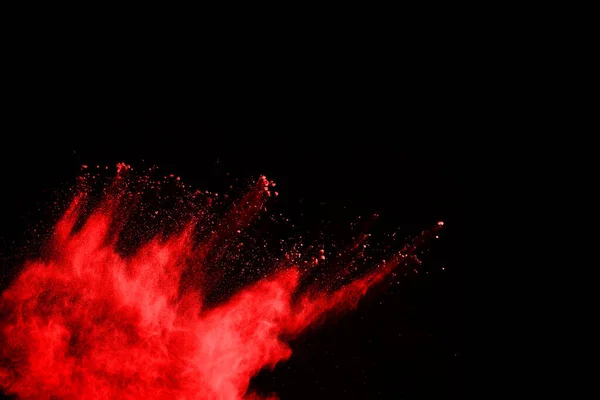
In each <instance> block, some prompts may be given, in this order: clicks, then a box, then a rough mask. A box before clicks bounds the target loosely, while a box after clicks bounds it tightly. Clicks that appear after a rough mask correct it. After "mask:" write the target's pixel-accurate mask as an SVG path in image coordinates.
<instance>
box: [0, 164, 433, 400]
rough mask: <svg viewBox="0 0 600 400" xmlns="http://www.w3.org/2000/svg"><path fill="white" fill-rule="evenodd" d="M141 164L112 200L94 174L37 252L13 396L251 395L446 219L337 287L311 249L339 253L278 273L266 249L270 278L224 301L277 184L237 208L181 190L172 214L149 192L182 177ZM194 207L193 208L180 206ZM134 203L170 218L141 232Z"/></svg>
mask: <svg viewBox="0 0 600 400" xmlns="http://www.w3.org/2000/svg"><path fill="white" fill-rule="evenodd" d="M82 168H83V169H87V168H88V167H87V166H83V167H82ZM129 170H131V167H130V166H129V165H126V164H125V163H119V164H118V165H117V173H118V178H119V179H114V180H113V182H112V183H111V184H109V185H108V186H107V187H106V188H105V189H104V190H103V197H102V199H101V200H100V201H99V202H98V203H94V202H93V201H92V200H91V197H92V196H91V194H90V190H89V188H88V187H87V186H86V185H82V186H81V188H80V189H78V191H77V193H76V195H75V196H74V199H73V200H72V202H71V205H70V206H69V207H68V208H67V209H66V211H65V212H64V214H63V216H62V218H60V220H59V221H58V222H57V224H56V226H55V227H54V235H53V236H52V238H51V240H50V241H49V242H48V243H47V249H46V251H45V252H44V253H43V254H44V257H42V258H40V259H35V260H30V261H28V262H27V263H26V264H25V266H24V268H23V270H22V272H21V273H20V275H19V276H18V277H17V278H16V280H15V281H14V282H13V283H12V285H11V286H10V287H9V288H8V289H7V290H6V291H5V292H4V293H3V294H2V297H1V303H0V313H1V314H2V315H3V318H2V321H1V322H0V328H1V330H0V346H1V347H0V349H1V350H0V359H1V360H2V361H0V387H1V388H2V389H3V390H4V391H5V392H6V393H7V394H16V395H18V396H20V397H22V398H53V397H56V398H85V399H138V398H144V399H166V398H169V399H241V398H256V394H253V393H247V392H248V385H249V382H250V379H251V378H252V377H253V376H255V375H256V374H258V372H259V371H260V370H261V369H263V368H265V367H271V368H272V367H274V366H275V365H276V364H277V363H279V362H282V361H285V360H287V359H288V358H289V357H290V356H291V354H292V350H291V348H290V346H289V345H288V343H287V342H286V341H285V340H284V339H283V338H286V340H289V339H290V338H293V337H294V336H297V335H298V334H300V333H301V332H302V331H304V330H305V329H307V328H308V327H309V326H311V325H312V324H314V323H316V322H317V321H319V319H320V318H321V317H322V316H323V315H324V314H325V313H327V312H329V311H333V310H347V309H351V308H352V307H354V306H355V305H356V304H357V302H358V300H359V299H360V298H361V297H362V296H363V295H364V294H365V293H366V292H367V290H368V289H369V288H370V287H372V286H373V285H376V284H377V283H379V282H381V281H382V280H383V279H384V278H385V277H386V276H388V275H390V274H391V273H392V271H394V269H396V268H397V267H398V266H399V265H400V264H402V263H403V262H404V261H405V260H406V259H408V258H409V257H412V256H413V255H414V253H415V251H416V249H417V247H418V246H420V245H421V244H422V243H423V242H424V241H425V239H426V238H427V237H428V236H430V235H431V234H435V233H436V232H437V231H438V230H439V228H440V227H441V226H442V225H443V222H441V221H440V222H438V224H437V226H436V227H434V228H432V229H431V230H429V231H424V232H423V233H422V234H421V235H420V236H419V237H417V238H416V239H414V240H413V241H412V242H411V243H409V244H407V245H406V246H405V247H404V248H403V249H402V250H401V251H400V252H398V253H396V254H395V255H393V256H392V257H391V258H389V259H387V260H384V262H382V263H381V265H380V266H379V267H377V268H373V269H372V270H371V272H367V273H366V274H363V275H362V276H361V277H360V278H357V279H354V280H352V279H348V280H347V281H345V282H348V283H347V284H346V285H345V286H342V287H341V288H338V289H336V290H326V289H325V288H318V287H317V288H316V289H315V287H312V288H311V290H305V291H303V290H302V289H301V286H300V283H301V280H302V279H303V275H302V273H301V268H300V265H301V263H302V259H303V257H304V258H305V259H310V257H312V258H313V259H314V260H315V264H317V262H318V261H319V260H321V261H322V262H323V263H325V262H326V261H325V260H326V259H327V260H328V261H329V259H330V257H329V256H328V257H325V251H324V250H322V249H321V250H320V251H319V252H318V254H306V255H303V254H302V253H301V251H298V250H296V249H297V248H299V247H301V246H298V247H293V249H294V250H293V251H289V252H288V253H287V254H286V256H285V257H283V258H279V259H278V260H274V261H273V264H274V266H273V268H272V270H271V271H272V272H271V273H263V272H262V271H263V268H267V267H269V265H264V264H265V262H264V260H263V259H261V260H260V261H259V262H255V264H260V265H256V266H254V267H253V268H255V269H257V271H261V272H260V273H257V274H256V276H257V277H258V278H256V279H253V280H250V281H249V282H247V283H246V284H245V286H242V287H241V288H238V289H237V291H236V292H235V293H234V294H233V295H230V296H228V297H227V298H225V299H224V300H222V301H220V302H216V303H211V302H210V301H208V299H209V297H210V296H211V293H213V291H214V290H217V289H215V288H216V287H218V285H219V284H220V283H222V282H223V281H226V280H227V279H229V278H228V277H230V276H231V275H230V272H229V271H230V270H231V269H232V268H234V267H235V264H236V263H237V262H239V263H241V261H240V260H242V259H243V257H244V252H252V251H253V250H252V248H251V243H253V242H252V241H251V240H248V241H245V240H244V238H245V236H244V235H245V234H246V231H245V230H246V229H247V228H248V227H249V226H250V225H251V224H252V223H253V222H254V221H255V220H256V219H257V218H258V216H259V213H261V212H262V211H263V210H264V208H265V204H266V201H267V199H268V198H269V197H270V195H271V188H272V187H274V186H275V183H273V182H270V181H269V180H268V179H267V178H266V177H265V176H261V177H260V178H259V179H258V181H257V182H256V183H255V184H254V185H252V186H251V187H250V188H249V189H248V190H247V191H246V193H245V194H244V195H242V196H240V198H239V199H238V200H237V201H233V202H230V204H229V210H228V211H226V212H224V213H216V212H214V211H213V208H214V207H215V204H216V202H217V200H216V199H220V198H219V197H218V196H217V194H212V193H209V192H201V191H194V192H193V193H188V194H186V195H181V197H180V198H176V199H175V200H174V204H176V206H173V207H172V208H171V209H166V210H163V209H161V211H160V213H159V212H157V211H155V210H152V211H150V210H149V209H150V207H149V206H148V205H147V204H145V203H144V202H143V193H144V192H145V191H149V190H150V189H152V190H158V189H159V188H163V187H166V185H175V187H177V188H183V187H184V185H183V184H182V183H180V182H179V181H180V178H179V177H176V178H175V177H174V175H169V176H167V175H165V176H161V177H160V178H159V179H153V178H151V173H150V172H148V173H147V174H144V173H140V175H139V176H137V177H136V178H134V177H132V176H129V174H126V175H127V176H126V177H124V176H123V175H122V173H123V172H124V171H129ZM99 171H102V169H99ZM89 176H91V175H89V174H88V175H86V177H89ZM89 179H91V178H89ZM161 190H162V189H161ZM275 195H277V192H275ZM222 197H226V196H222ZM219 201H220V200H219ZM188 203H193V204H197V205H196V206H195V207H191V206H190V204H188ZM188 207H189V208H190V209H191V210H192V211H188V212H187V213H186V212H182V213H180V214H177V215H176V214H175V213H173V212H171V211H172V210H175V209H177V208H182V209H183V208H188ZM134 209H135V210H141V211H140V213H141V215H145V217H144V218H145V219H144V221H159V223H160V226H161V227H168V228H170V230H168V233H165V232H162V231H159V232H157V233H156V235H154V236H153V237H152V235H150V237H149V238H148V239H147V240H141V239H140V238H141V237H146V236H147V234H148V229H145V228H144V227H145V226H146V225H144V224H145V222H143V223H142V224H141V228H138V230H137V231H135V232H134V234H128V233H127V229H126V227H127V226H128V225H127V223H126V222H124V221H127V220H128V218H130V217H131V215H132V210H134ZM144 212H145V214H144ZM145 235H146V236H145ZM361 243H362V242H361ZM124 248H125V249H127V250H128V251H123V250H122V249H124ZM360 248H361V249H362V248H363V246H360ZM340 254H341V253H340ZM281 260H284V261H281ZM328 261H327V262H328ZM318 265H319V268H320V267H321V263H318ZM352 265H354V264H352ZM244 268H246V267H244ZM248 268H250V267H248ZM315 268H316V267H315ZM241 271H242V272H244V269H242V270H241ZM266 271H268V269H267V270H266ZM228 274H229V275H228ZM342 279H343V278H342Z"/></svg>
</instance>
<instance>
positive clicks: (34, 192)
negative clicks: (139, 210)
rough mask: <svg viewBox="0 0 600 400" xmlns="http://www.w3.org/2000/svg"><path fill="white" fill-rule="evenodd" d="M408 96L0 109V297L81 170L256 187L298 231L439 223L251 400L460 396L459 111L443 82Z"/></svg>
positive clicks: (48, 103)
mask: <svg viewBox="0 0 600 400" xmlns="http://www.w3.org/2000/svg"><path fill="white" fill-rule="evenodd" d="M421 81H424V80H419V82H421ZM374 85H377V84H374ZM410 90H411V91H410V93H409V94H406V93H405V92H400V91H397V92H392V93H383V92H386V91H383V92H382V91H376V92H372V91H368V90H367V91H365V90H362V91H360V92H359V93H358V92H354V91H353V90H347V91H345V92H339V91H338V92H336V91H333V92H335V93H336V94H335V96H325V95H324V94H323V92H322V91H317V92H314V93H313V94H312V95H310V96H309V95H308V94H306V93H305V94H304V95H305V96H306V97H303V98H302V99H304V100H302V101H299V102H298V99H296V101H293V102H292V101H289V100H288V99H289V98H290V97H294V96H286V97H281V98H279V97H278V95H277V94H274V95H273V96H272V98H271V99H270V101H268V102H258V101H255V100H256V99H255V98H254V96H253V95H250V96H245V97H243V98H240V99H239V101H234V102H223V97H219V98H218V99H214V102H213V101H211V99H208V100H207V101H206V102H203V104H202V105H200V104H198V105H197V106H195V105H192V104H193V103H192V102H188V103H186V105H185V107H181V108H178V107H175V106H173V105H172V104H171V105H170V107H168V108H162V109H161V108H160V107H156V104H154V105H153V106H152V107H147V108H145V106H141V105H140V104H139V103H138V104H135V107H129V106H128V104H127V103H128V101H129V100H128V98H126V99H125V100H123V98H121V99H120V101H119V107H118V109H116V108H114V107H108V106H107V104H101V105H100V106H98V105H96V104H95V103H94V105H93V106H92V105H88V104H87V103H86V101H84V100H83V98H82V100H81V104H78V103H79V101H78V99H77V98H75V99H71V101H70V102H69V103H68V105H66V103H65V104H64V105H63V103H60V104H53V102H52V96H50V97H47V96H42V97H43V98H42V99H41V100H39V101H38V100H35V101H29V100H28V101H27V102H26V103H25V104H24V103H22V102H20V101H16V102H15V104H12V105H10V106H9V107H8V108H5V110H4V115H5V118H4V126H3V140H2V151H1V153H2V154H1V156H2V160H1V163H2V164H1V167H2V169H1V171H2V186H1V188H2V197H3V206H2V224H1V227H0V229H1V234H0V237H1V241H0V246H1V247H0V251H1V253H0V256H1V257H2V266H1V267H2V270H3V272H2V275H1V279H2V287H6V285H7V284H9V282H10V280H11V279H12V277H13V276H14V273H15V271H16V270H17V269H18V266H19V262H20V261H21V260H22V259H23V257H24V256H25V255H26V254H24V252H23V251H22V250H21V249H22V248H23V246H24V245H26V244H27V240H28V237H29V236H28V235H27V234H26V232H27V231H30V230H31V227H32V226H33V225H35V224H36V223H37V222H38V221H39V220H40V218H41V219H44V218H46V219H49V218H50V217H49V216H44V211H43V210H44V204H45V202H48V201H51V198H52V196H51V193H52V191H53V190H54V189H55V188H57V187H59V186H61V185H62V187H64V185H65V184H67V185H68V184H70V183H73V182H74V181H75V178H76V176H77V174H78V171H79V168H80V165H81V164H89V165H95V164H97V163H98V164H101V165H107V164H108V165H114V164H116V163H117V162H119V161H125V162H128V163H130V164H133V165H134V166H136V165H142V164H145V165H149V164H157V165H159V166H160V167H161V168H162V169H163V170H165V171H169V172H173V173H175V174H177V175H180V176H181V177H182V180H183V181H185V182H186V183H189V184H192V185H193V186H195V187H199V188H207V189H213V190H217V191H218V190H220V189H221V188H220V186H219V185H220V184H221V183H220V180H221V178H222V177H223V176H224V174H225V173H229V174H230V176H233V177H239V178H248V177H256V176H258V175H260V174H265V175H266V176H268V177H269V178H270V179H273V180H274V181H276V182H277V185H278V186H277V189H278V191H279V192H280V194H281V195H280V196H279V199H278V201H279V202H280V203H282V204H283V208H284V209H285V210H286V212H287V213H288V214H290V216H291V217H292V218H297V221H298V223H299V224H301V225H302V224H304V225H305V226H306V229H313V230H314V229H318V220H319V219H320V217H321V216H322V215H323V213H327V214H329V215H331V216H333V218H336V219H338V220H344V219H345V218H353V217H354V216H357V215H370V214H372V213H374V212H377V213H379V214H380V215H381V218H380V228H378V229H381V230H387V231H389V230H393V229H397V228H398V227H400V228H401V232H404V233H414V232H417V231H418V230H419V229H421V228H427V227H430V226H432V225H433V224H435V223H436V222H437V221H438V220H443V221H444V222H445V227H444V230H443V231H442V233H441V235H440V236H441V239H440V240H438V241H436V242H434V243H432V244H430V245H429V247H430V251H429V252H428V253H426V254H425V255H424V256H423V260H424V266H423V270H422V273H420V274H419V275H414V274H412V275H410V276H407V277H406V279H405V280H404V281H403V283H402V284H401V285H393V286H386V285H383V286H385V287H383V288H379V289H377V290H374V291H373V293H372V294H370V295H368V296H367V297H366V298H365V299H364V300H363V301H362V302H361V303H360V305H359V307H358V309H357V310H355V311H353V312H350V313H348V314H346V315H344V316H342V317H334V318H331V319H330V320H329V321H327V322H326V323H325V325H324V326H322V327H320V328H319V329H315V330H312V331H309V332H307V333H306V334H305V335H303V336H302V337H300V338H298V340H296V341H295V342H293V343H292V346H293V349H294V355H293V356H292V358H291V359H290V360H289V361H287V362H285V363H282V364H280V365H279V366H277V367H276V368H275V370H274V371H272V372H271V371H263V372H262V373H261V374H260V375H259V376H258V377H256V378H255V379H254V380H253V381H252V383H251V387H252V388H253V389H254V390H257V391H259V392H260V393H269V392H276V393H278V394H279V396H280V397H281V398H282V399H305V398H332V397H333V398H348V399H350V398H384V399H392V398H393V399H413V398H435V399H445V398H462V397H463V384H464V382H463V380H464V375H463V363H462V358H463V333H464V321H463V250H464V242H463V240H464V239H463V237H464V236H463V225H462V224H463V216H462V206H463V186H462V177H461V173H460V169H459V164H460V163H461V162H462V156H461V155H462V153H463V152H462V149H461V141H460V140H458V139H456V138H457V137H460V132H461V130H462V129H463V128H464V118H465V117H464V110H461V108H460V105H459V104H457V103H456V101H454V100H453V99H452V98H451V96H449V94H448V90H446V89H445V88H444V87H443V86H441V84H436V83H429V84H428V86H427V87H423V86H422V85H421V84H417V83H415V84H414V85H413V86H412V87H411V89H410ZM24 96H25V95H23V94H19V95H18V96H17V97H19V98H20V99H22V98H23V97H24ZM25 97H26V96H25ZM117 97H123V96H122V94H121V93H120V92H118V93H115V94H113V95H112V96H111V97H108V98H109V99H114V98H117ZM125 97H127V96H125ZM141 97H143V96H141ZM225 97H227V96H225ZM396 97H397V98H402V100H397V101H396V100H395V99H394V98H396ZM137 98H138V97H136V99H137ZM86 99H87V97H86ZM72 100H75V101H72ZM168 100H169V99H162V100H161V104H163V103H169V101H168ZM131 101H132V103H136V101H133V100H131ZM33 103H35V105H32V104H33ZM184 103H185V102H184ZM74 104H75V105H74ZM206 104H208V105H206ZM134 108H135V111H133V109H134ZM140 109H141V110H142V111H139V110H140ZM167 109H168V111H166V110H167ZM157 110H159V111H157ZM301 199H302V203H300V200H301ZM322 203H324V204H325V205H323V204H322ZM344 207H345V208H344ZM38 209H40V210H42V211H37V210H38ZM300 214H304V215H303V216H301V215H300ZM306 215H309V216H310V215H314V216H315V217H314V218H313V219H311V217H306ZM349 222H351V221H350V220H348V223H349ZM339 229H340V231H342V230H344V229H346V225H340V227H339ZM34 245H35V243H32V244H30V245H29V246H30V247H31V246H34ZM442 267H444V270H443V271H442ZM425 272H428V273H427V274H425Z"/></svg>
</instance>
